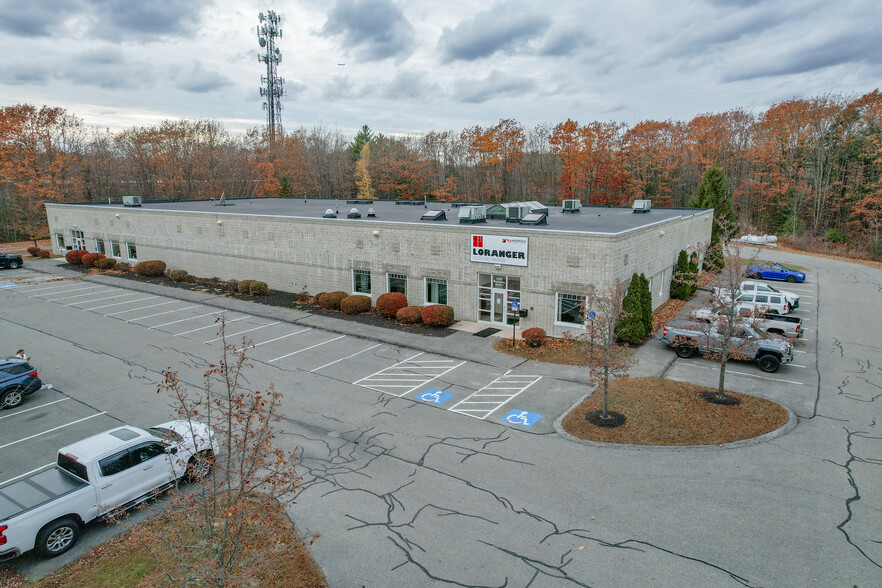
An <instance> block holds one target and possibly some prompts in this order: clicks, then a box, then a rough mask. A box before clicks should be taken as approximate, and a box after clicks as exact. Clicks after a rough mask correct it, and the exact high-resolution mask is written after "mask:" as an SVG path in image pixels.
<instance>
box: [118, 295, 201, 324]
mask: <svg viewBox="0 0 882 588" xmlns="http://www.w3.org/2000/svg"><path fill="white" fill-rule="evenodd" d="M173 302H181V301H180V300H174V301H173ZM201 306H202V305H201V304H196V305H195V306H185V307H184V308H178V309H176V310H167V311H165V312H157V313H156V314H148V315H147V316H139V317H138V318H133V319H129V320H127V321H126V322H127V323H133V322H135V321H140V320H143V319H148V318H152V317H154V316H162V315H164V314H172V313H173V312H183V311H185V310H192V309H194V308H199V307H201Z"/></svg>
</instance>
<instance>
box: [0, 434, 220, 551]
mask: <svg viewBox="0 0 882 588" xmlns="http://www.w3.org/2000/svg"><path fill="white" fill-rule="evenodd" d="M191 424H192V428H191ZM217 454H218V445H217V441H216V440H215V439H214V434H213V431H212V430H211V429H210V428H209V427H208V426H207V425H204V424H202V423H195V422H193V423H190V422H189V421H172V422H169V423H164V424H161V425H157V426H155V427H153V428H151V429H147V430H145V429H139V428H137V427H131V426H128V425H126V426H123V427H117V428H116V429H111V430H110V431H105V432H104V433H99V434H98V435H93V436H92V437H89V438H87V439H83V440H82V441H78V442H76V443H74V444H72V445H68V446H66V447H62V448H61V449H60V450H59V451H58V457H57V460H56V464H55V466H54V467H52V468H51V469H45V468H41V469H40V470H38V471H36V472H32V473H30V474H27V475H25V476H22V477H20V478H18V479H15V480H13V481H11V482H8V483H6V484H4V485H2V486H0V561H7V560H10V559H12V558H14V557H16V556H18V555H21V554H22V553H24V552H26V551H30V550H31V549H36V550H37V551H38V552H40V553H41V554H42V555H45V556H48V557H55V556H57V555H61V554H62V553H64V552H66V551H67V550H68V549H70V548H71V547H73V545H74V543H76V541H77V539H78V538H79V536H80V531H81V529H82V527H83V525H85V524H86V523H88V522H89V521H92V520H95V519H99V518H101V517H103V516H106V515H107V514H108V513H111V512H113V511H116V510H118V509H125V508H130V507H132V506H134V505H136V504H138V503H140V502H143V501H145V500H147V499H149V498H150V497H151V496H153V495H154V493H155V492H156V491H158V490H163V489H165V488H169V487H171V486H172V485H174V483H175V481H176V480H178V479H179V478H185V477H189V478H198V477H201V476H202V475H204V474H205V473H206V471H207V470H206V468H207V467H210V465H211V457H212V456H214V455H217Z"/></svg>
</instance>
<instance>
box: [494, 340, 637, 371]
mask: <svg viewBox="0 0 882 588" xmlns="http://www.w3.org/2000/svg"><path fill="white" fill-rule="evenodd" d="M590 347H591V346H590V344H589V343H584V342H581V341H573V340H570V339H556V338H554V337H547V338H546V339H545V342H544V343H543V344H542V346H541V347H530V346H529V345H527V344H526V343H525V342H524V340H523V339H515V343H514V345H512V343H511V339H510V338H509V339H500V340H499V341H497V342H496V343H494V344H493V349H495V350H496V351H499V352H500V353H507V354H509V355H517V356H518V357H523V358H525V359H533V360H535V361H542V362H546V363H559V364H561V365H583V364H584V363H585V357H586V356H587V355H588V353H589V350H590ZM635 351H637V349H636V348H634V347H622V348H621V351H620V352H621V354H622V357H630V356H631V355H633V354H634V352H635Z"/></svg>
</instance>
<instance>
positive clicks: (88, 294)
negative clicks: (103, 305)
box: [31, 286, 113, 302]
mask: <svg viewBox="0 0 882 588" xmlns="http://www.w3.org/2000/svg"><path fill="white" fill-rule="evenodd" d="M95 288H109V289H111V290H112V289H113V288H112V287H111V286H90V287H89V288H77V289H76V290H70V292H79V291H80V290H92V291H91V292H86V293H85V294H77V295H75V296H64V297H62V298H43V300H45V301H46V302H58V301H59V300H68V299H70V298H80V297H82V296H91V295H92V294H96V293H97V292H98V290H95ZM67 293H68V292H53V293H52V294H48V296H55V295H56V294H67ZM31 298H40V296H31Z"/></svg>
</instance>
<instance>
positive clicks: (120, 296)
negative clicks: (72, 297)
mask: <svg viewBox="0 0 882 588" xmlns="http://www.w3.org/2000/svg"><path fill="white" fill-rule="evenodd" d="M138 294H140V292H129V293H127V294H114V295H113V296H105V297H104V298H94V299H93V298H90V299H89V300H80V301H79V302H68V303H67V304H65V305H64V306H73V305H74V304H88V303H89V302H101V301H102V300H110V299H111V298H122V297H123V296H137V295H138ZM80 310H88V309H86V308H82V309H80Z"/></svg>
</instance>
